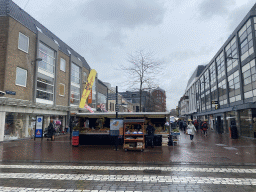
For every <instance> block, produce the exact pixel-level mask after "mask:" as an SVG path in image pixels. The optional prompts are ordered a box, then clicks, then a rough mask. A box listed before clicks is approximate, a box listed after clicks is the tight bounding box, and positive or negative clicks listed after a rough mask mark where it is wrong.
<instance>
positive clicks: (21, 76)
mask: <svg viewBox="0 0 256 192" xmlns="http://www.w3.org/2000/svg"><path fill="white" fill-rule="evenodd" d="M15 83H16V85H19V86H22V87H26V86H27V70H25V69H22V68H19V67H17V68H16V82H15Z"/></svg>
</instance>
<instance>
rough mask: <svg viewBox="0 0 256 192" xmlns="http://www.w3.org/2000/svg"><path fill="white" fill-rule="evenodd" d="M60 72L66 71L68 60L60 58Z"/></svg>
mask: <svg viewBox="0 0 256 192" xmlns="http://www.w3.org/2000/svg"><path fill="white" fill-rule="evenodd" d="M60 70H61V71H64V72H65V71H66V60H65V59H63V58H60Z"/></svg>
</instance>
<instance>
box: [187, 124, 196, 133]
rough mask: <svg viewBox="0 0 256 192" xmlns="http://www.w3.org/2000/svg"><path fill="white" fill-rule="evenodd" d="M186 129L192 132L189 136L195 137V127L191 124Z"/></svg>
mask: <svg viewBox="0 0 256 192" xmlns="http://www.w3.org/2000/svg"><path fill="white" fill-rule="evenodd" d="M188 129H191V130H192V132H191V134H190V135H195V132H196V128H195V126H194V125H193V124H189V125H188Z"/></svg>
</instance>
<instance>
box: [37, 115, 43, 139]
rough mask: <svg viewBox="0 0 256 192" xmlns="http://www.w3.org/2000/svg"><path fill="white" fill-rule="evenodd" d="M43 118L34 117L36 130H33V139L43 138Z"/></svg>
mask: <svg viewBox="0 0 256 192" xmlns="http://www.w3.org/2000/svg"><path fill="white" fill-rule="evenodd" d="M43 118H44V117H43V116H37V117H36V129H35V137H36V138H42V137H43Z"/></svg>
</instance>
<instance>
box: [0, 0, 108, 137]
mask: <svg viewBox="0 0 256 192" xmlns="http://www.w3.org/2000/svg"><path fill="white" fill-rule="evenodd" d="M90 70H91V68H90V66H89V65H88V63H87V62H86V60H85V59H84V58H83V57H82V56H81V55H80V54H79V53H77V52H76V51H75V50H73V49H72V48H71V47H69V46H68V45H67V44H65V43H64V42H63V41H62V40H61V39H59V38H58V37H57V36H56V35H54V34H53V33H52V32H51V31H50V30H48V29H47V28H46V27H45V26H43V25H42V24H41V23H39V22H38V21H36V20H35V19H34V18H32V17H31V16H30V15H29V14H28V13H26V12H25V11H24V10H22V9H21V8H20V7H19V6H17V5H16V4H15V3H14V2H12V1H11V0H0V91H1V92H2V93H5V95H2V96H0V141H3V140H11V139H18V138H24V137H30V136H32V135H33V134H34V132H33V131H34V128H35V123H36V117H37V116H38V115H40V116H43V128H45V127H47V126H48V124H49V121H50V118H52V119H54V120H58V121H59V122H61V125H60V127H61V128H62V129H63V128H64V127H65V126H66V125H67V123H68V117H69V114H70V113H71V114H73V113H77V112H79V111H80V112H87V110H86V109H80V108H79V107H78V105H79V102H80V98H81V95H82V91H83V89H84V84H85V82H86V79H87V77H88V75H89V73H90ZM91 98H92V99H91V102H90V104H89V105H90V106H91V107H92V108H93V109H94V110H96V105H97V104H98V103H103V104H105V106H107V87H106V85H104V83H102V82H101V81H100V80H98V79H97V78H96V80H95V83H94V85H93V89H92V94H91Z"/></svg>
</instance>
